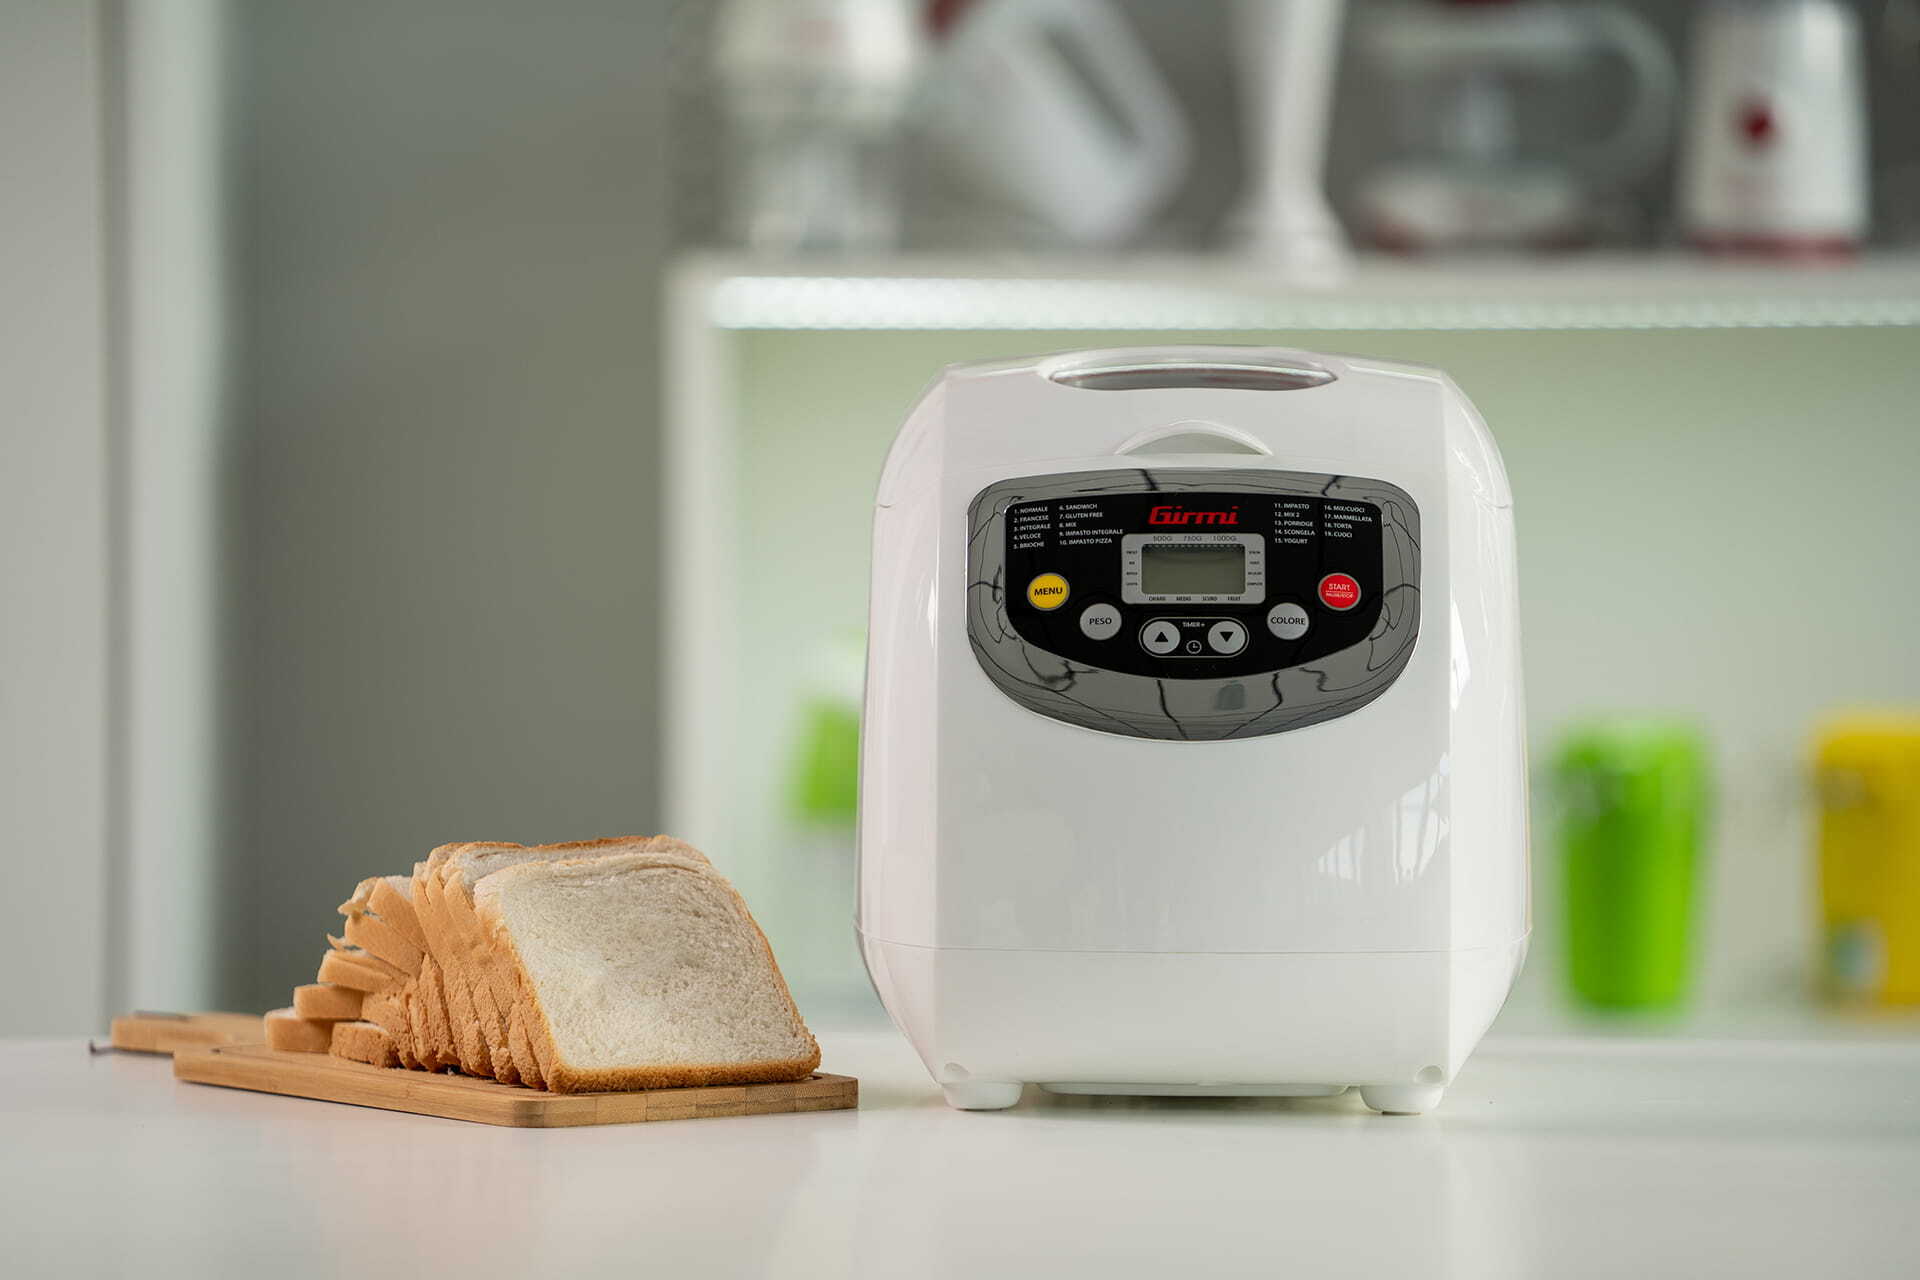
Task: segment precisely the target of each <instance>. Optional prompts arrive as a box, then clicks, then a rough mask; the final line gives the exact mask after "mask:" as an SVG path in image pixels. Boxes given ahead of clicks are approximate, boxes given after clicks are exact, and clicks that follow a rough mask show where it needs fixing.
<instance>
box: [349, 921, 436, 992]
mask: <svg viewBox="0 0 1920 1280" xmlns="http://www.w3.org/2000/svg"><path fill="white" fill-rule="evenodd" d="M345 932H346V935H347V942H348V943H349V944H350V945H352V946H356V947H359V948H360V949H361V950H362V951H365V952H366V953H367V954H368V955H371V956H374V957H376V958H378V959H380V960H383V961H385V962H386V963H387V964H390V965H392V966H393V967H394V968H396V969H398V970H400V971H401V972H402V973H404V974H406V975H407V976H408V977H409V978H411V977H414V976H415V975H417V974H418V973H419V972H420V957H421V954H422V950H423V949H422V948H420V947H416V946H414V945H413V943H412V942H410V941H408V939H407V936H406V935H405V934H403V933H401V932H400V931H399V930H398V929H396V928H394V927H393V926H392V925H390V924H388V923H387V922H386V921H385V920H383V919H381V918H380V917H379V916H377V915H374V914H373V913H372V912H371V911H364V912H360V913H358V914H356V915H350V916H348V917H347V927H346V930H345Z"/></svg>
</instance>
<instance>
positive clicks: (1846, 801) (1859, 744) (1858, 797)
mask: <svg viewBox="0 0 1920 1280" xmlns="http://www.w3.org/2000/svg"><path fill="white" fill-rule="evenodd" d="M1814 767H1815V770H1816V775H1817V780H1818V784H1819V795H1820V901H1821V923H1822V925H1823V927H1824V936H1825V940H1826V947H1825V957H1824V959H1825V963H1824V966H1823V969H1824V977H1825V983H1826V988H1827V991H1828V993H1829V994H1830V995H1832V996H1834V997H1836V998H1838V999H1841V1000H1847V1001H1860V1002H1866V1003H1876V1002H1877V1003H1885V1004H1912V1003H1916V1002H1920V715H1899V714H1894V713H1882V714H1877V715H1872V714H1859V715H1851V716H1844V717H1839V718H1836V719H1834V720H1832V721H1829V722H1828V723H1827V724H1826V725H1825V726H1823V727H1822V729H1821V730H1820V732H1819V735H1818V737H1817V739H1816V741H1815V744H1814Z"/></svg>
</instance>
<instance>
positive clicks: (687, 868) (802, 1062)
mask: <svg viewBox="0 0 1920 1280" xmlns="http://www.w3.org/2000/svg"><path fill="white" fill-rule="evenodd" d="M631 856H632V857H633V858H634V859H635V864H636V865H637V866H641V867H646V868H648V869H652V868H659V869H664V870H678V871H684V872H687V873H688V874H692V875H698V876H701V877H703V878H705V879H706V880H708V881H709V882H710V883H712V884H714V885H715V886H717V887H718V888H720V889H721V890H723V891H724V892H725V893H727V894H728V895H729V896H730V897H731V898H732V899H733V904H734V906H735V907H736V908H737V909H738V911H739V914H740V916H741V918H742V919H744V920H745V921H746V923H747V925H748V927H749V928H750V929H752V931H753V936H754V938H755V939H756V940H757V941H758V942H759V944H760V953H761V955H762V956H763V957H764V958H765V960H766V962H767V967H768V970H769V971H770V972H771V973H772V975H773V981H774V985H775V986H776V987H777V988H778V990H779V992H780V998H781V999H782V1000H784V1001H785V1002H786V1006H787V1012H788V1013H789V1014H790V1015H791V1017H792V1018H793V1022H794V1025H795V1027H797V1028H798V1029H799V1032H800V1034H801V1035H802V1036H804V1037H805V1038H806V1042H807V1044H808V1045H810V1046H811V1049H812V1052H811V1053H810V1054H808V1055H806V1056H804V1057H799V1058H789V1059H770V1060H761V1061H755V1062H742V1063H712V1064H693V1063H675V1064H659V1065H654V1066H633V1067H614V1068H591V1069H582V1068H577V1067H572V1066H569V1065H567V1064H566V1063H565V1062H563V1061H562V1060H561V1059H560V1056H559V1052H558V1050H557V1048H556V1045H555V1040H554V1036H553V1026H552V1024H551V1023H550V1022H549V1021H548V1020H547V1015H546V1011H545V1010H544V1009H543V1008H542V1007H541V1005H540V999H539V992H538V991H537V990H536V988H535V986H534V983H533V981H532V978H531V977H530V976H529V975H528V972H527V967H526V962H525V960H524V959H523V958H522V957H521V955H520V950H519V948H518V946H516V945H515V943H514V940H513V935H512V933H511V931H510V930H509V929H508V928H507V927H506V922H505V920H504V919H503V918H502V916H501V914H500V910H499V906H498V902H497V897H498V894H499V893H500V892H501V891H502V890H503V889H505V888H506V887H507V886H508V885H509V884H510V880H509V879H508V878H509V877H512V876H515V875H539V874H542V873H551V872H552V871H554V870H557V869H559V868H563V867H569V866H579V865H582V864H585V863H588V862H598V861H601V859H588V858H571V859H560V860H557V861H553V862H542V863H521V864H519V865H518V866H513V867H506V868H503V869H502V870H500V871H496V872H494V873H493V875H491V876H488V877H487V878H486V879H485V880H483V881H482V882H481V887H480V888H479V889H478V890H477V891H476V894H475V898H474V908H475V912H476V915H477V916H478V918H479V919H480V920H481V921H482V923H483V924H484V925H485V926H486V928H487V933H488V937H489V940H490V942H491V944H492V947H493V949H494V953H495V954H496V955H498V956H500V957H501V958H502V960H503V961H504V962H506V963H508V964H510V965H511V966H512V967H513V969H514V971H515V973H516V975H517V976H518V978H519V990H520V992H521V1000H522V1004H523V1008H524V1010H525V1016H524V1022H525V1026H526V1029H527V1035H528V1039H529V1041H530V1042H531V1044H532V1046H533V1048H534V1050H535V1054H536V1057H538V1059H539V1062H540V1069H541V1075H542V1077H543V1078H544V1079H545V1081H546V1085H547V1088H548V1089H550V1090H552V1091H553V1092H555V1093H609V1092H617V1091H623V1090H630V1089H676V1088H684V1087H689V1086H699V1085H718V1084H759V1083H763V1082H769V1081H784V1080H803V1079H805V1078H806V1077H807V1076H809V1075H811V1074H812V1073H813V1072H814V1071H815V1070H816V1069H817V1068H818V1067H819V1066H820V1043H819V1041H817V1040H815V1039H814V1037H813V1032H812V1031H811V1030H809V1029H808V1027H807V1024H806V1020H805V1019H803V1018H802V1017H801V1016H800V1009H799V1007H798V1006H797V1005H795V1004H794V1002H793V993H792V992H791V991H790V990H789V989H788V987H787V979H786V975H785V974H784V973H782V972H781V971H780V962H779V961H778V960H777V959H775V957H774V954H773V947H772V946H771V945H770V944H769V943H768V942H767V935H766V934H765V932H764V931H762V930H761V928H760V925H759V922H758V921H756V920H755V919H754V918H753V912H752V911H751V910H749V909H748V907H747V903H746V900H745V899H744V898H742V897H741V896H740V894H739V891H738V890H736V889H735V888H734V887H733V885H732V884H730V883H729V882H728V881H727V879H726V877H724V876H722V875H720V873H719V872H717V871H715V870H714V869H713V866H712V864H711V863H709V862H708V861H707V860H706V859H705V858H704V857H699V858H698V860H697V861H696V860H695V859H694V858H689V857H687V856H685V855H684V854H677V853H661V854H636V855H631ZM542 1049H544V1053H543V1052H541V1051H542Z"/></svg>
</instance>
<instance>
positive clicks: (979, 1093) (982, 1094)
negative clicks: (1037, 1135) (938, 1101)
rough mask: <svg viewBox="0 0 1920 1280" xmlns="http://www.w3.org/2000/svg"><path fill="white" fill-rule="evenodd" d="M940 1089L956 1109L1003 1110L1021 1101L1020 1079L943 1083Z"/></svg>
mask: <svg viewBox="0 0 1920 1280" xmlns="http://www.w3.org/2000/svg"><path fill="white" fill-rule="evenodd" d="M940 1091H941V1092H942V1093H944V1094H946V1095H947V1105H948V1106H950V1107H952V1108H953V1109H954V1110H955V1111H1003V1110H1005V1109H1006V1108H1008V1107H1010V1106H1012V1105H1013V1104H1014V1103H1016V1102H1018V1101H1020V1082H1019V1081H1018V1080H968V1081H966V1082H965V1083H964V1084H943V1085H941V1086H940Z"/></svg>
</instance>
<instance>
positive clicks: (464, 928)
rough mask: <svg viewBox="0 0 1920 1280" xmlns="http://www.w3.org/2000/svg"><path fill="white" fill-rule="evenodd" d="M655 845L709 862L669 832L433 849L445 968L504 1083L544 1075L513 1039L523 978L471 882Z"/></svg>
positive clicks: (522, 1040)
mask: <svg viewBox="0 0 1920 1280" xmlns="http://www.w3.org/2000/svg"><path fill="white" fill-rule="evenodd" d="M656 846H671V847H673V848H676V849H684V850H687V851H689V852H691V854H692V856H693V857H694V858H697V859H699V860H700V861H701V862H705V861H706V859H705V857H704V856H703V855H701V854H700V852H699V851H698V850H695V849H693V847H692V846H691V845H687V844H685V843H684V842H683V841H678V840H675V839H674V838H673V837H671V836H614V837H610V838H607V839H603V840H583V841H577V842H572V843H567V844H545V845H533V846H527V845H517V844H461V845H442V846H441V847H440V848H438V849H436V850H434V851H433V853H431V854H429V855H428V857H427V862H428V865H429V867H430V868H432V874H433V876H434V888H433V893H434V901H435V903H436V907H435V910H436V912H437V919H438V920H439V921H440V922H441V923H442V925H443V926H444V928H445V931H446V936H447V939H448V945H449V947H450V948H451V949H450V950H448V951H446V952H443V953H442V954H441V956H440V957H439V958H440V960H441V964H442V967H443V969H444V970H445V971H446V972H448V973H451V974H453V975H454V978H455V980H456V981H458V982H459V983H461V984H462V986H463V987H464V988H465V992H466V996H465V998H466V999H467V1000H468V1001H469V1002H470V1004H471V1006H472V1009H473V1015H474V1018H475V1022H476V1027H477V1029H478V1031H479V1033H480V1036H481V1038H482V1039H483V1040H484V1041H485V1043H486V1048H487V1054H488V1058H489V1061H490V1063H491V1065H492V1069H493V1075H494V1078H495V1079H497V1080H501V1081H504V1082H505V1083H507V1084H519V1083H525V1084H532V1083H533V1081H534V1080H536V1079H539V1078H540V1077H541V1074H542V1073H541V1072H540V1070H539V1066H538V1063H537V1061H536V1060H535V1059H534V1058H533V1057H532V1056H531V1052H530V1049H531V1045H530V1042H529V1041H528V1040H527V1038H526V1037H525V1036H524V1035H522V1036H519V1037H516V1036H514V1035H513V1034H512V1032H511V1026H510V1023H511V1010H512V1007H513V1003H514V1002H515V1000H517V999H518V998H519V990H518V984H517V982H516V980H515V979H514V978H513V976H512V973H511V970H509V969H507V968H506V967H504V966H502V965H500V964H499V963H498V957H497V955H496V953H495V952H494V949H493V945H492V943H491V941H490V940H489V939H488V938H487V936H486V933H485V930H483V929H482V928H481V927H480V923H479V921H478V920H477V919H476V918H475V916H474V914H473V887H474V886H475V885H476V884H478V883H479V882H480V881H481V880H483V879H485V878H486V877H487V876H489V875H491V874H493V873H494V872H495V871H499V870H501V869H503V868H505V867H510V866H518V865H520V864H522V863H526V862H553V861H559V860H561V859H565V858H583V857H607V856H611V855H613V854H619V853H638V852H645V851H647V850H649V849H652V848H654V847H656ZM516 1044H520V1045H525V1046H526V1050H525V1051H522V1052H515V1046H516ZM536 1087H537V1086H536Z"/></svg>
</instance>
